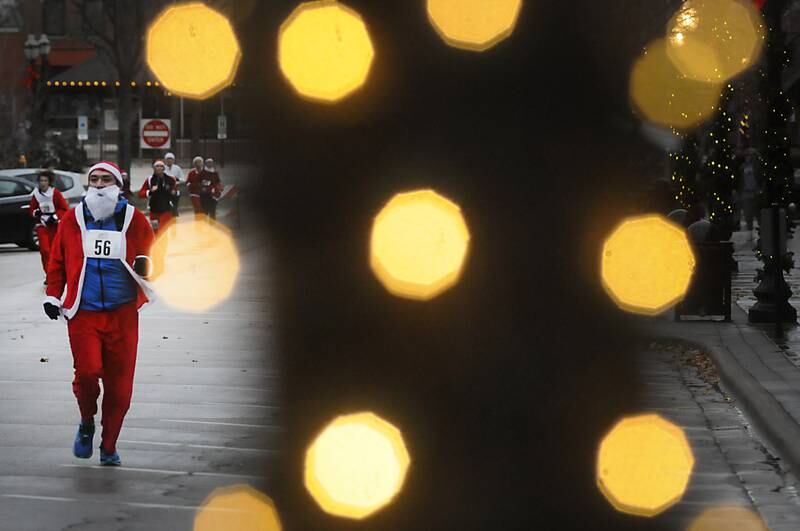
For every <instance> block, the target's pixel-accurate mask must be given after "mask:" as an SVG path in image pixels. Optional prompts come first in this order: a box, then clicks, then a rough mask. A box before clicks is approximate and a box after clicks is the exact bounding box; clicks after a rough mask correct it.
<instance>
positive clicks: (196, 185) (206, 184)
mask: <svg viewBox="0 0 800 531" xmlns="http://www.w3.org/2000/svg"><path fill="white" fill-rule="evenodd" d="M192 163H193V164H194V168H193V169H192V171H191V172H189V176H188V177H187V178H186V186H187V187H188V188H189V197H191V199H192V208H193V209H194V215H195V217H201V216H208V217H209V218H211V219H216V218H217V201H219V198H220V196H221V195H222V183H221V182H220V179H219V174H218V173H217V172H216V170H215V169H214V160H213V159H206V160H205V162H204V161H203V158H202V157H195V158H194V160H193V161H192ZM209 164H210V166H209Z"/></svg>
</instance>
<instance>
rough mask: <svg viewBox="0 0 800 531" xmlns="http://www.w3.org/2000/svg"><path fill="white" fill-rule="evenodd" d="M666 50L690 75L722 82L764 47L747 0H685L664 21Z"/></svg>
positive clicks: (761, 32)
mask: <svg viewBox="0 0 800 531" xmlns="http://www.w3.org/2000/svg"><path fill="white" fill-rule="evenodd" d="M667 36H668V37H669V39H668V41H669V46H668V47H667V54H668V56H669V58H670V59H671V60H672V62H673V63H674V64H675V66H676V67H677V69H678V70H679V71H680V72H681V73H683V74H684V75H686V76H687V77H688V78H690V79H694V80H696V81H706V82H708V81H710V82H715V83H723V82H725V81H727V80H729V79H730V78H732V77H734V76H736V75H737V74H739V73H741V72H742V71H744V70H745V69H747V68H749V67H750V66H752V65H753V64H754V63H755V62H756V61H757V60H758V57H759V55H760V54H761V50H762V49H763V47H764V42H765V33H764V25H763V21H762V19H761V14H760V13H759V12H758V10H757V9H756V8H755V6H754V5H753V2H752V1H750V0H746V1H745V0H687V1H685V2H684V3H683V5H682V6H681V8H680V9H678V11H677V12H676V13H675V14H674V15H673V16H672V18H671V19H670V21H669V23H668V25H667Z"/></svg>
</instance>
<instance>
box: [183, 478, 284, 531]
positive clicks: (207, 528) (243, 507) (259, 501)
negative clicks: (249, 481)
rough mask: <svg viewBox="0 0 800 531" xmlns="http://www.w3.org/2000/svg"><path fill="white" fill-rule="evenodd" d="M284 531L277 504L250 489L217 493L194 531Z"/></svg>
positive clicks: (209, 499) (234, 488)
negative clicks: (230, 530) (276, 507)
mask: <svg viewBox="0 0 800 531" xmlns="http://www.w3.org/2000/svg"><path fill="white" fill-rule="evenodd" d="M229 529H236V530H237V531H281V521H280V519H279V518H278V511H277V510H276V509H275V504H273V502H272V500H271V499H269V498H268V497H267V496H264V495H263V494H262V493H260V492H259V491H257V490H255V489H254V488H252V487H250V486H249V485H233V486H231V487H222V488H218V489H215V490H214V491H213V492H212V493H211V494H210V495H209V496H208V497H207V498H206V500H205V501H204V502H203V505H202V507H201V508H200V509H199V510H198V512H197V514H196V515H195V518H194V527H193V531H227V530H229Z"/></svg>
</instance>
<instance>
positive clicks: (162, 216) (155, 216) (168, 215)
mask: <svg viewBox="0 0 800 531" xmlns="http://www.w3.org/2000/svg"><path fill="white" fill-rule="evenodd" d="M173 217H174V216H173V215H172V212H158V213H156V212H153V211H152V210H151V211H150V219H151V220H157V221H158V228H157V229H156V231H155V232H156V234H158V233H159V232H160V231H161V229H163V228H164V227H166V226H167V224H169V222H170V221H172V219H173Z"/></svg>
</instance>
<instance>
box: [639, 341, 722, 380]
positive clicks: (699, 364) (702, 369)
mask: <svg viewBox="0 0 800 531" xmlns="http://www.w3.org/2000/svg"><path fill="white" fill-rule="evenodd" d="M650 349H652V350H661V351H665V352H671V353H672V354H673V358H674V359H675V361H676V362H677V363H678V364H680V365H684V366H688V367H693V368H694V369H695V370H696V371H697V375H698V376H699V377H700V379H702V380H703V381H704V382H705V383H707V384H709V385H713V386H715V387H719V372H717V366H716V365H714V362H713V361H712V360H711V358H710V357H709V355H708V354H706V353H705V352H703V351H702V350H700V349H697V348H694V347H690V346H688V345H682V344H680V343H660V342H656V341H654V342H652V343H650Z"/></svg>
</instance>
